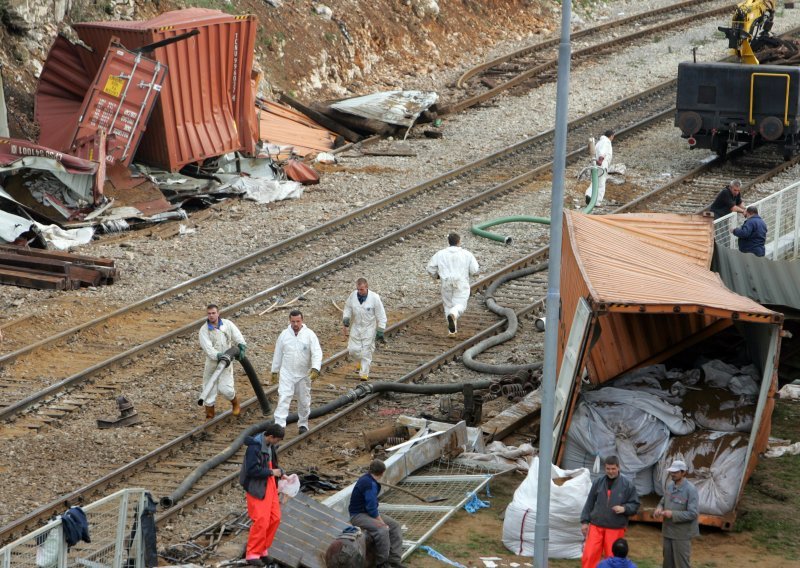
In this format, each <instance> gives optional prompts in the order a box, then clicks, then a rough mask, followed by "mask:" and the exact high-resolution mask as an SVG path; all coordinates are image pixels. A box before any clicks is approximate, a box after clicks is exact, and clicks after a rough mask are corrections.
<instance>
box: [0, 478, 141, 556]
mask: <svg viewBox="0 0 800 568" xmlns="http://www.w3.org/2000/svg"><path fill="white" fill-rule="evenodd" d="M145 503H146V501H145V490H144V489H123V490H122V491H118V492H117V493H114V494H112V495H109V496H108V497H105V498H103V499H101V500H99V501H96V502H94V503H92V504H90V505H87V506H86V507H83V512H84V513H86V519H87V521H88V523H89V538H90V540H91V542H83V541H81V542H79V543H77V544H76V545H75V546H73V547H72V548H70V549H69V550H67V545H66V542H65V540H64V526H63V524H62V522H61V518H60V517H59V518H58V519H56V520H54V521H51V522H50V523H48V524H47V525H45V526H43V527H41V528H39V529H37V530H35V531H33V532H31V533H29V534H27V535H25V536H24V537H22V538H20V539H18V540H16V541H14V542H12V543H11V544H9V545H7V546H5V547H3V548H2V549H0V567H2V568H12V567H13V568H72V567H85V568H123V567H126V568H128V567H133V568H144V546H143V541H142V531H141V529H140V527H141V515H142V512H143V511H144V508H145Z"/></svg>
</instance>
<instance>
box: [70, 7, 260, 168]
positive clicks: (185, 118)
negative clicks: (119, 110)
mask: <svg viewBox="0 0 800 568" xmlns="http://www.w3.org/2000/svg"><path fill="white" fill-rule="evenodd" d="M74 28H75V30H76V31H77V32H78V36H79V37H80V39H81V40H82V41H84V42H85V43H86V44H87V45H89V46H91V47H92V48H93V49H94V50H95V54H94V58H93V61H92V62H91V65H93V67H94V69H90V71H93V73H92V76H94V73H96V71H97V69H98V68H99V66H100V63H101V54H103V53H105V50H106V47H107V46H108V44H109V42H110V41H111V39H112V38H113V37H118V38H119V39H120V42H121V43H122V45H124V46H125V47H127V48H128V49H134V50H135V49H136V48H139V47H143V46H146V45H150V44H153V43H156V42H159V41H163V40H167V39H170V38H174V37H176V36H179V35H182V34H185V33H187V32H190V31H193V30H197V31H198V32H199V33H198V34H197V35H195V36H193V37H189V38H186V39H183V40H180V41H176V42H174V43H170V44H168V45H166V46H163V47H159V48H157V49H155V50H154V51H153V52H151V53H146V55H147V56H148V57H151V58H153V59H155V60H157V61H159V62H161V63H162V64H164V65H166V66H167V67H168V68H169V74H168V76H167V80H166V82H165V84H164V87H163V89H162V91H161V96H160V98H159V100H158V103H157V104H156V107H155V109H154V111H153V113H152V116H151V118H150V121H149V123H148V124H147V130H146V132H145V134H144V136H143V138H142V142H141V144H140V146H139V150H138V152H137V154H136V159H137V160H141V161H142V162H145V163H148V164H151V165H154V166H158V167H162V168H165V169H168V170H171V171H175V170H178V169H180V168H181V167H183V166H184V165H186V164H189V163H192V162H199V161H202V160H204V159H205V158H209V157H213V156H219V155H221V154H225V153H228V152H233V151H240V152H244V153H246V154H252V153H254V152H255V145H256V141H257V123H256V115H255V106H254V100H253V92H252V89H251V87H250V75H251V72H252V67H253V50H254V47H255V39H256V20H255V18H254V17H253V16H231V15H229V14H225V13H223V12H220V11H218V10H207V9H203V8H190V9H186V10H176V11H173V12H167V13H164V14H162V15H160V16H158V17H156V18H153V19H151V20H147V21H144V22H127V21H126V22H122V21H113V22H90V23H89V22H87V23H79V24H74Z"/></svg>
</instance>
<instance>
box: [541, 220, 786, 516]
mask: <svg viewBox="0 0 800 568" xmlns="http://www.w3.org/2000/svg"><path fill="white" fill-rule="evenodd" d="M564 218H565V222H564V240H563V246H562V268H561V302H562V304H561V306H562V307H561V321H560V323H559V330H558V336H559V339H558V345H559V356H558V361H559V367H558V382H557V392H556V409H555V416H556V418H555V429H554V441H555V454H554V455H555V456H556V459H555V461H556V463H558V464H560V465H561V464H562V461H563V459H564V450H565V446H566V445H567V444H566V441H567V432H568V430H569V427H570V426H571V423H572V421H573V419H574V418H575V411H576V403H577V402H578V400H579V397H580V396H581V392H582V386H583V387H584V389H585V390H590V389H592V386H594V387H597V386H600V385H603V384H605V383H607V382H609V381H610V380H612V379H615V378H617V377H619V376H620V375H621V374H623V373H627V372H630V371H632V370H635V369H642V368H645V367H648V366H650V365H655V364H658V363H664V362H668V361H671V360H675V359H676V358H680V357H681V356H682V355H683V354H687V353H693V352H694V351H696V350H698V349H702V347H703V346H705V345H707V344H708V343H709V342H713V341H714V340H715V338H722V337H724V338H725V339H726V341H727V340H729V339H728V338H729V337H733V336H735V337H737V338H738V340H737V341H740V342H741V344H742V345H744V346H745V349H746V353H747V355H748V356H749V359H750V361H751V363H753V364H754V365H755V366H756V368H757V370H758V374H759V376H760V384H759V387H758V392H757V397H756V400H755V410H754V414H753V417H752V418H753V419H752V427H749V429H748V431H745V432H740V433H739V434H738V435H737V441H738V443H740V444H741V445H742V447H743V446H744V444H745V443H746V452H744V450H742V452H744V453H741V454H740V455H742V456H743V457H744V459H742V460H741V463H739V464H734V465H733V466H731V467H730V468H729V471H724V472H713V471H709V468H707V467H705V464H696V465H693V464H692V463H689V468H690V473H689V479H690V480H694V481H697V482H698V483H699V482H701V481H702V479H700V478H703V477H704V476H709V475H712V474H723V475H726V476H728V477H729V479H728V481H729V483H730V482H732V483H734V484H735V487H736V492H735V495H734V501H733V503H732V506H731V507H730V510H725V511H716V512H715V513H713V514H712V513H708V512H705V511H703V510H702V508H701V511H700V513H701V515H700V522H701V524H704V525H713V526H718V527H721V528H724V529H729V528H731V527H732V525H733V521H734V519H735V516H736V504H738V501H739V499H740V498H741V494H742V491H743V490H744V486H745V484H746V482H747V480H748V479H749V477H750V475H751V474H752V472H753V470H754V468H755V467H756V463H757V461H758V454H759V453H760V452H763V451H764V450H765V449H766V444H767V440H768V437H769V432H770V421H771V417H772V411H773V407H774V394H775V391H776V389H777V361H778V352H779V346H780V331H781V327H782V322H783V316H782V315H781V314H779V313H777V312H773V311H771V310H769V309H767V308H764V307H763V306H761V305H759V304H757V303H756V302H754V301H752V300H750V299H748V298H745V297H743V296H739V295H737V294H735V293H734V292H731V291H730V290H728V289H727V288H725V286H724V284H723V283H722V281H721V280H720V278H719V276H718V275H717V274H715V273H713V272H711V271H710V270H708V267H709V266H710V262H711V256H712V252H713V226H712V220H711V219H710V218H709V217H705V216H699V215H691V216H681V215H656V214H652V215H651V214H641V215H606V216H588V215H583V214H581V213H576V212H572V211H567V212H565V214H564ZM722 334H724V335H722ZM599 390H602V389H598V391H599ZM704 390H707V389H704ZM598 391H595V392H598ZM612 392H613V391H612ZM618 392H624V391H618ZM678 419H679V420H680V419H683V420H687V421H690V422H691V420H690V418H686V417H684V418H681V417H678ZM677 438H678V437H676V439H677ZM717 439H721V438H720V437H719V436H717ZM723 441H724V440H723ZM725 443H728V442H725ZM733 443H734V442H730V444H733ZM666 459H667V456H664V458H663V460H666ZM669 459H671V458H669ZM660 471H661V474H662V476H663V477H664V478H665V477H666V472H665V468H663V464H662V468H661V470H660ZM730 476H734V477H735V479H732V480H731V479H730ZM662 481H664V479H659V480H658V483H660V482H662ZM701 501H702V498H701ZM642 503H643V506H642V509H641V510H640V515H639V518H640V519H642V520H653V519H652V516H651V513H652V510H653V508H654V506H655V503H656V499H655V497H653V498H651V499H648V498H643V500H642Z"/></svg>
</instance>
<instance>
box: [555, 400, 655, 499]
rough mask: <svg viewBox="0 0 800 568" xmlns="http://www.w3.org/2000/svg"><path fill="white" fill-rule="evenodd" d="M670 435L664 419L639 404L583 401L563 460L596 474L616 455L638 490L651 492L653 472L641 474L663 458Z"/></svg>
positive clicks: (571, 426) (580, 403)
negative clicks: (648, 411)
mask: <svg viewBox="0 0 800 568" xmlns="http://www.w3.org/2000/svg"><path fill="white" fill-rule="evenodd" d="M601 390H608V389H601ZM615 390H619V389H615ZM597 392H599V391H597ZM586 394H589V393H586ZM637 394H640V395H646V396H652V395H647V394H646V393H637ZM669 437H670V432H669V429H668V428H667V426H666V425H665V424H664V422H662V421H661V420H659V419H657V418H656V417H654V416H653V415H652V414H649V413H647V412H645V411H644V410H641V409H639V408H636V407H635V406H631V405H629V404H609V403H592V402H590V401H587V400H582V401H580V402H579V403H578V406H577V408H576V409H575V413H574V414H573V417H572V422H571V423H570V427H569V431H568V433H567V443H566V446H565V447H564V458H563V460H562V463H563V465H564V467H566V468H570V469H572V468H576V467H590V468H591V471H592V474H593V477H596V476H598V475H600V474H602V473H603V472H604V469H603V467H602V465H601V464H600V459H602V458H605V457H606V456H612V455H615V456H617V457H619V462H620V471H622V473H623V474H624V475H626V476H628V477H630V478H632V479H633V480H634V483H635V484H636V491H637V493H638V494H639V495H647V494H648V493H651V492H652V491H653V482H652V473H650V474H647V473H645V474H642V475H639V473H640V472H642V471H645V470H646V471H650V468H651V467H652V466H653V465H654V464H656V463H657V462H658V460H659V459H661V456H663V455H664V452H665V451H666V449H667V446H668V444H669ZM590 464H591V465H590Z"/></svg>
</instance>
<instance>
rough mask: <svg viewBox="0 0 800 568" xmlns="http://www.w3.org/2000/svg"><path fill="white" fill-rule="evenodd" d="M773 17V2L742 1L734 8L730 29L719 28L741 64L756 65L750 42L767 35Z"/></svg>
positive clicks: (769, 0)
mask: <svg viewBox="0 0 800 568" xmlns="http://www.w3.org/2000/svg"><path fill="white" fill-rule="evenodd" d="M774 16H775V0H744V1H743V2H740V3H739V4H738V5H737V6H736V10H735V11H734V12H733V18H732V20H731V27H729V28H725V27H721V26H720V27H719V28H717V29H719V31H721V32H723V33H724V34H725V37H726V38H728V47H730V48H731V49H732V50H733V51H734V53H736V56H737V57H738V58H739V60H740V61H741V62H742V63H749V64H755V65H757V64H758V59H756V56H755V54H754V53H753V47H752V45H751V43H752V41H753V40H755V39H759V38H763V37H766V36H768V35H769V32H770V30H771V29H772V23H773V17H774Z"/></svg>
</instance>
